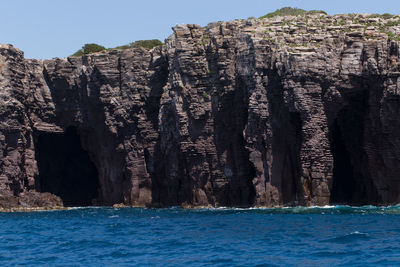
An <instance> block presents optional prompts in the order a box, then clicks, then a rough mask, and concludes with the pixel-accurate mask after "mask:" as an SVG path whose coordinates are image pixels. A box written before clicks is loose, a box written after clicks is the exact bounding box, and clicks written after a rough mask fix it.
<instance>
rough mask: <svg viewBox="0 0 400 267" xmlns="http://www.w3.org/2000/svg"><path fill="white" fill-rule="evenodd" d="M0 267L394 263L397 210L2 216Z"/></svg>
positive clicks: (83, 211)
mask: <svg viewBox="0 0 400 267" xmlns="http://www.w3.org/2000/svg"><path fill="white" fill-rule="evenodd" d="M0 266H400V206H390V207H374V206H363V207H349V206H327V207H307V208H306V207H291V208H289V207H288V208H273V209H267V208H257V209H256V208H255V209H238V208H237V209H234V208H215V209H182V208H169V209H145V208H107V207H96V208H71V209H68V210H54V211H35V212H13V213H0Z"/></svg>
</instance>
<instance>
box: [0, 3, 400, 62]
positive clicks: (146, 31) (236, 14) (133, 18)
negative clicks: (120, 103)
mask: <svg viewBox="0 0 400 267" xmlns="http://www.w3.org/2000/svg"><path fill="white" fill-rule="evenodd" d="M285 6H291V7H298V8H303V9H306V10H312V9H321V10H325V11H326V12H327V13H328V14H343V13H391V14H399V13H400V0H373V1H370V0H364V1H361V0H355V1H352V0H196V1H191V0H169V1H168V0H140V1H137V0H34V1H33V0H0V8H1V9H0V10H1V13H0V23H1V28H0V43H2V44H12V45H14V46H15V47H17V48H19V49H21V50H22V51H24V52H25V57H26V58H37V59H48V58H53V57H67V56H69V55H71V54H73V53H74V52H76V51H77V50H78V49H80V48H81V47H82V46H83V45H84V44H85V43H97V44H101V45H103V46H105V47H115V46H119V45H124V44H128V43H130V42H133V41H135V40H145V39H160V40H161V41H164V39H165V38H167V37H168V36H169V35H171V34H172V30H171V27H173V26H174V25H176V24H182V23H183V24H187V23H190V24H192V23H193V24H200V25H202V26H205V25H207V24H208V23H210V22H214V21H221V20H222V21H227V20H233V19H246V18H248V17H260V16H262V15H264V14H267V13H269V12H272V11H275V10H276V9H279V8H281V7H285Z"/></svg>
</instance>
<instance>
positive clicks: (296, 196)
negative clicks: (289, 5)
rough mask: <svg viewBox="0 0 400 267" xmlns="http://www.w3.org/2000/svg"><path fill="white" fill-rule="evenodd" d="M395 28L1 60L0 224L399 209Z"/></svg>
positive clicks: (362, 25) (342, 24) (310, 18)
mask: <svg viewBox="0 0 400 267" xmlns="http://www.w3.org/2000/svg"><path fill="white" fill-rule="evenodd" d="M399 25H400V17H399V16H389V17H388V16H378V15H368V14H351V15H334V16H329V15H324V14H311V15H303V16H285V17H281V16H277V17H273V18H265V19H248V20H236V21H229V22H217V23H211V24H209V25H208V26H206V27H200V26H198V25H190V24H189V25H177V26H176V27H174V28H173V31H174V32H173V34H172V35H171V36H170V37H169V38H168V39H167V40H166V44H165V45H163V46H161V47H157V48H154V49H152V50H147V49H142V48H132V49H127V50H111V51H105V52H100V53H95V54H90V55H84V56H82V57H69V58H64V59H59V58H55V59H52V60H34V59H25V58H24V56H23V52H22V51H20V50H18V49H16V48H14V47H13V46H12V45H1V46H0V151H1V152H2V153H1V155H2V157H1V158H0V208H2V209H19V208H21V209H30V208H32V207H37V206H44V207H54V206H57V207H60V206H63V205H64V206H88V205H89V206H90V205H94V206H96V205H101V206H112V205H114V204H117V203H122V204H123V205H127V206H145V207H169V206H187V207H196V206H213V207H218V206H230V207H253V206H265V207H269V206H283V205H304V206H308V205H328V204H349V205H364V204H371V205H389V204H395V203H399V202H400V178H399V176H398V174H399V173H400V164H399V160H400V120H398V117H399V115H400V90H399V86H400V79H399V77H400V64H399V63H400V61H399V40H400V38H399V34H400V27H399ZM38 203H39V204H38Z"/></svg>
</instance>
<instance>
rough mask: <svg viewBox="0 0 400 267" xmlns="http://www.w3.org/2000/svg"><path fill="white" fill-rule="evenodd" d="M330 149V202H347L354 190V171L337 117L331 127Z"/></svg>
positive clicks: (350, 199) (349, 200)
mask: <svg viewBox="0 0 400 267" xmlns="http://www.w3.org/2000/svg"><path fill="white" fill-rule="evenodd" d="M331 151H332V155H333V184H332V190H331V192H332V193H331V199H330V202H331V203H334V204H348V203H349V202H351V201H352V198H353V193H354V190H355V180H354V173H353V172H354V171H353V166H352V163H351V158H350V153H349V152H348V151H347V148H346V144H345V142H344V138H343V135H342V131H341V130H340V127H339V124H338V121H337V119H336V120H335V121H334V123H333V126H332V129H331Z"/></svg>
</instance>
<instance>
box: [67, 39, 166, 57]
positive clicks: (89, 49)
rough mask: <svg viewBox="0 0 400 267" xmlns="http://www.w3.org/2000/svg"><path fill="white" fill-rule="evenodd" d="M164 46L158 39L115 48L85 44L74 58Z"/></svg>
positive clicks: (139, 41)
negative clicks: (107, 51)
mask: <svg viewBox="0 0 400 267" xmlns="http://www.w3.org/2000/svg"><path fill="white" fill-rule="evenodd" d="M161 45H163V42H161V41H160V40H157V39H152V40H138V41H135V42H133V43H130V44H127V45H122V46H117V47H114V48H105V47H104V46H102V45H98V44H85V45H84V46H83V47H82V48H81V49H79V50H78V51H76V52H75V53H74V54H72V55H71V56H72V57H81V56H83V55H87V54H92V53H96V52H101V51H104V50H124V49H129V48H139V47H141V48H145V49H152V48H154V47H157V46H161Z"/></svg>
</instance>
